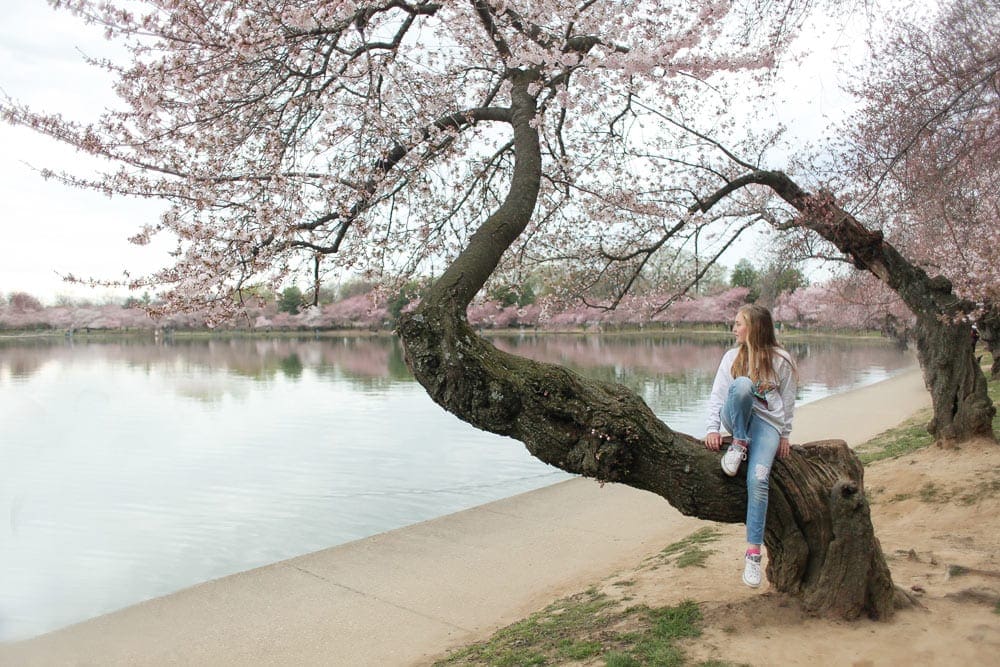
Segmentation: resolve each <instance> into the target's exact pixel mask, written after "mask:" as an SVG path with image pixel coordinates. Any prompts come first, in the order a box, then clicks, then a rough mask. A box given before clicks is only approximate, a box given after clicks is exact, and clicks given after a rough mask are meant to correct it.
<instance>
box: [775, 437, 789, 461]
mask: <svg viewBox="0 0 1000 667" xmlns="http://www.w3.org/2000/svg"><path fill="white" fill-rule="evenodd" d="M791 451H792V445H791V443H790V442H789V441H788V438H782V439H780V440H778V458H779V459H783V458H785V457H786V456H788V454H789V452H791Z"/></svg>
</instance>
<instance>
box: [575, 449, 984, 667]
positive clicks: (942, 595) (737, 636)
mask: <svg viewBox="0 0 1000 667" xmlns="http://www.w3.org/2000/svg"><path fill="white" fill-rule="evenodd" d="M865 475H866V476H865V486H866V490H867V493H868V496H869V499H870V501H871V509H872V520H873V522H874V524H875V530H876V535H877V536H878V538H879V540H880V541H881V545H882V549H883V552H884V553H885V555H886V558H887V560H888V563H889V567H890V568H891V570H892V577H893V581H894V582H895V584H896V585H897V586H900V587H902V588H904V589H906V590H908V591H910V592H911V594H912V595H913V596H915V597H916V599H917V600H918V601H919V606H917V607H914V608H912V609H908V610H903V611H900V612H897V614H896V616H895V618H893V619H892V620H891V621H889V622H876V621H870V620H867V619H864V620H860V621H856V622H844V621H830V620H825V619H817V618H808V617H805V616H804V615H803V614H802V613H801V611H800V610H799V608H798V607H797V605H796V604H795V602H794V601H791V600H789V599H788V598H786V597H785V596H783V595H780V594H778V593H776V592H771V591H769V590H768V588H767V584H766V583H765V584H764V586H762V587H761V588H760V589H757V590H752V589H749V588H747V587H746V586H744V585H743V584H742V582H741V580H740V574H741V571H742V565H743V563H742V551H743V549H744V546H745V543H744V536H743V527H742V526H739V525H724V524H719V525H718V529H719V530H720V531H721V532H722V533H723V535H724V537H723V538H722V539H721V540H719V541H717V542H713V543H711V544H709V545H708V548H709V549H711V550H712V551H713V553H712V554H711V555H710V556H709V557H708V558H707V560H706V561H705V567H703V568H702V567H686V568H683V569H680V568H677V567H676V566H675V565H672V564H664V563H663V561H662V560H659V561H658V560H657V559H656V558H650V559H648V560H647V561H645V562H643V563H642V564H640V565H639V566H637V567H636V568H635V569H634V570H632V571H624V572H621V573H619V574H618V575H616V576H614V577H611V578H609V579H607V580H605V581H604V582H602V584H601V589H602V590H603V592H605V593H607V594H608V595H614V596H619V597H621V596H623V595H625V594H627V595H628V596H629V597H630V598H631V599H632V603H633V604H635V603H645V604H648V605H650V606H663V605H674V604H677V603H679V602H681V601H683V600H687V599H691V600H695V601H696V602H698V603H699V604H700V606H701V608H702V610H703V612H704V629H703V633H702V636H701V637H698V638H695V639H689V640H685V641H684V644H683V646H684V650H685V652H686V654H687V656H688V658H689V664H697V663H699V662H701V661H708V660H717V661H724V662H728V663H734V664H749V665H782V666H785V665H789V666H791V665H809V666H810V667H818V666H820V665H854V666H857V667H862V666H876V665H944V666H951V665H956V666H957V665H962V666H965V665H1000V556H998V554H1000V446H997V445H996V444H993V443H989V442H977V443H970V444H967V445H964V446H963V447H962V448H961V449H959V450H947V451H946V450H941V449H939V448H936V447H929V448H926V449H923V450H920V451H918V452H915V453H912V454H908V455H904V456H902V457H900V458H897V459H892V460H886V461H881V462H877V463H874V464H872V465H870V466H869V467H868V468H867V469H866V473H865ZM623 582H627V584H628V585H627V586H623V585H622V584H623ZM616 584H617V585H616ZM626 590H627V593H623V591H626ZM593 664H595V665H596V664H601V663H600V662H599V661H598V662H595V663H593Z"/></svg>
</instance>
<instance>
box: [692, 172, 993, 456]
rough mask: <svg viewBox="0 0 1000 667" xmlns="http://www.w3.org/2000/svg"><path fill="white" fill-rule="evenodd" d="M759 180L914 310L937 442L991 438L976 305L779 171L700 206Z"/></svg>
mask: <svg viewBox="0 0 1000 667" xmlns="http://www.w3.org/2000/svg"><path fill="white" fill-rule="evenodd" d="M752 184H759V185H765V186H767V187H769V188H771V189H772V190H773V191H774V192H775V193H776V194H778V196H780V197H781V198H782V199H784V200H785V201H786V202H788V203H789V204H790V205H791V206H792V207H793V208H795V210H797V211H798V212H799V218H798V220H797V223H798V224H800V225H802V226H803V227H806V228H807V229H811V230H812V231H814V232H816V233H817V234H819V235H820V236H822V237H823V238H824V239H826V240H827V241H830V242H831V243H833V244H834V245H835V246H837V248H838V249H839V250H840V251H841V252H843V253H844V254H845V255H847V256H848V257H850V258H851V260H852V261H853V262H854V264H855V266H857V267H858V268H860V269H865V270H867V271H870V272H871V273H872V274H874V275H875V276H876V277H877V278H879V279H880V280H881V281H882V282H884V283H885V284H886V285H888V286H889V287H890V288H892V289H893V290H895V292H896V293H897V294H899V296H900V297H901V298H902V299H903V301H904V303H906V305H907V306H908V307H909V308H910V310H911V311H913V313H914V314H915V315H916V317H917V325H916V330H915V336H916V339H917V356H918V358H919V360H920V367H921V368H922V369H923V373H924V384H925V385H926V386H927V389H928V391H930V394H931V399H932V403H933V407H934V417H933V419H932V420H931V422H930V423H929V424H928V425H927V429H928V431H930V433H931V434H932V435H933V436H934V438H935V440H936V441H937V442H938V444H940V445H944V446H950V445H952V444H954V443H956V442H961V441H964V440H969V439H971V438H976V437H985V438H990V439H992V440H995V439H996V438H995V436H994V434H993V415H994V414H996V408H995V407H994V406H993V402H992V401H991V400H990V398H989V395H988V393H987V383H986V377H985V375H983V372H982V369H981V368H980V367H979V363H978V362H977V361H976V359H975V353H974V352H975V351H974V349H973V345H972V325H971V324H970V321H969V319H970V317H971V316H972V314H973V313H974V312H975V311H976V310H977V309H976V306H975V304H973V303H971V302H969V301H966V300H964V299H960V298H959V297H957V296H956V295H955V294H954V293H953V292H952V286H951V283H950V282H948V280H946V279H945V278H943V277H941V276H937V277H935V278H931V277H929V276H928V275H927V273H926V272H925V271H924V270H923V269H921V268H920V267H918V266H915V265H914V264H912V263H911V262H909V261H908V260H907V259H906V258H905V257H903V256H902V255H901V254H900V253H899V251H897V250H896V248H895V247H893V246H892V245H891V244H890V243H888V242H887V241H886V240H885V239H884V238H883V237H882V235H881V234H880V233H878V232H873V231H870V230H868V229H866V228H865V227H864V226H863V225H862V224H861V223H860V222H858V221H857V219H856V218H855V217H854V216H852V215H851V214H850V213H848V212H847V211H845V210H844V209H843V208H841V207H840V206H838V205H837V204H836V202H834V200H833V197H831V196H830V195H828V194H826V193H820V194H810V193H808V192H806V191H805V190H803V189H802V188H800V187H799V186H798V184H796V183H795V182H794V181H793V180H792V179H791V178H789V177H788V176H787V175H786V174H784V173H782V172H779V171H763V170H758V171H752V172H749V173H747V174H745V175H743V176H741V177H740V178H737V179H734V180H733V181H731V182H730V183H728V184H727V185H726V186H725V187H723V188H721V189H719V190H718V191H717V192H715V193H714V194H713V195H712V196H711V197H709V198H708V199H706V200H704V201H701V202H699V206H698V209H699V210H701V211H703V212H705V211H708V210H709V209H710V208H712V206H714V205H715V204H717V203H718V202H720V201H721V200H722V199H724V198H725V197H727V196H728V195H730V194H732V193H733V192H735V191H737V190H739V189H741V188H743V187H747V186H748V185H752Z"/></svg>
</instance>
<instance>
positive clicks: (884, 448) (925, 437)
mask: <svg viewBox="0 0 1000 667" xmlns="http://www.w3.org/2000/svg"><path fill="white" fill-rule="evenodd" d="M930 419H931V411H930V410H924V411H922V412H920V413H919V414H918V415H916V416H915V417H912V418H910V419H908V420H907V421H905V422H903V423H902V424H900V425H899V426H897V427H895V428H891V429H889V430H888V431H884V432H882V433H879V434H878V435H876V436H875V437H874V438H872V439H871V440H869V441H868V442H866V443H864V444H863V445H859V446H858V447H857V448H856V449H855V451H856V452H857V453H858V458H860V459H861V463H863V464H864V465H868V464H870V463H875V462H876V461H882V460H884V459H894V458H897V457H899V456H903V455H904V454H911V453H913V452H915V451H917V450H919V449H923V448H924V447H927V446H929V445H932V444H934V438H933V437H931V434H930V433H928V432H927V428H926V427H925V425H926V424H927V422H929V421H930Z"/></svg>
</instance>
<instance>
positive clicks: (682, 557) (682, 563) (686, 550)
mask: <svg viewBox="0 0 1000 667" xmlns="http://www.w3.org/2000/svg"><path fill="white" fill-rule="evenodd" d="M720 537H722V534H721V533H720V532H719V531H718V529H717V528H715V527H713V526H705V527H704V528H699V529H698V530H696V531H694V532H693V533H691V534H690V535H688V536H687V537H685V538H684V539H683V540H680V541H678V542H674V543H673V544H671V545H669V546H667V547H666V548H665V549H664V550H663V551H661V552H660V553H659V557H660V558H662V559H664V560H665V561H666V562H668V563H669V562H671V561H670V557H671V556H677V558H676V560H674V561H673V562H674V564H675V565H676V566H677V567H691V566H697V567H705V560H706V559H707V558H708V557H709V556H710V555H711V554H713V553H715V552H714V551H713V550H711V549H705V548H703V547H702V545H704V544H708V543H710V542H715V541H717V540H718V539H719V538H720Z"/></svg>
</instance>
